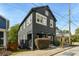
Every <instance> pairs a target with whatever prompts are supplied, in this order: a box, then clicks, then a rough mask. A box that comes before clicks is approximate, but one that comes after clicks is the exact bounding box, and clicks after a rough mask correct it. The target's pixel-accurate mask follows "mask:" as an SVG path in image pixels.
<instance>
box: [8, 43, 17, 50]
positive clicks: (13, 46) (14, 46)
mask: <svg viewBox="0 0 79 59" xmlns="http://www.w3.org/2000/svg"><path fill="white" fill-rule="evenodd" d="M17 47H18V44H17V42H13V43H12V42H8V45H7V49H8V50H11V51H16V50H17Z"/></svg>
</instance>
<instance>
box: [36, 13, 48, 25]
mask: <svg viewBox="0 0 79 59" xmlns="http://www.w3.org/2000/svg"><path fill="white" fill-rule="evenodd" d="M36 23H38V24H41V25H47V17H45V16H44V15H42V14H39V13H36Z"/></svg>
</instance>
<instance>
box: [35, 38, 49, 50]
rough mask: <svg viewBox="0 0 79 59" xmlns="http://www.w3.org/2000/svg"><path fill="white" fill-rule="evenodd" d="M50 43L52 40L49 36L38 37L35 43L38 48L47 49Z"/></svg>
mask: <svg viewBox="0 0 79 59" xmlns="http://www.w3.org/2000/svg"><path fill="white" fill-rule="evenodd" d="M49 44H50V40H49V39H48V38H37V39H35V45H36V47H37V49H45V48H48V47H49Z"/></svg>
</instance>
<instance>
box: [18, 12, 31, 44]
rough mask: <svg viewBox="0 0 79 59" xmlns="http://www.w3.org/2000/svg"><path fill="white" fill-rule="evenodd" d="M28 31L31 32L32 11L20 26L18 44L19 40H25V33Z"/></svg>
mask: <svg viewBox="0 0 79 59" xmlns="http://www.w3.org/2000/svg"><path fill="white" fill-rule="evenodd" d="M29 33H32V13H31V14H30V15H29V17H28V18H27V19H26V20H25V22H24V23H23V24H22V25H21V27H20V30H19V32H18V44H20V40H27V34H29Z"/></svg>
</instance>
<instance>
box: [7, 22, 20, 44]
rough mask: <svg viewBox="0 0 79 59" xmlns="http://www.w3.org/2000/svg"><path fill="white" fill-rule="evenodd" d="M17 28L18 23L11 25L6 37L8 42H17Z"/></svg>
mask: <svg viewBox="0 0 79 59" xmlns="http://www.w3.org/2000/svg"><path fill="white" fill-rule="evenodd" d="M18 28H19V24H16V25H14V26H12V27H11V29H10V31H9V34H8V35H9V37H8V42H11V43H12V42H17V40H18Z"/></svg>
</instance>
